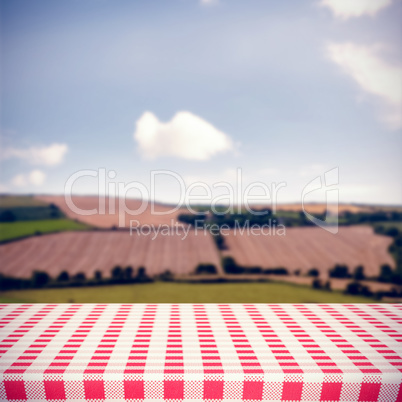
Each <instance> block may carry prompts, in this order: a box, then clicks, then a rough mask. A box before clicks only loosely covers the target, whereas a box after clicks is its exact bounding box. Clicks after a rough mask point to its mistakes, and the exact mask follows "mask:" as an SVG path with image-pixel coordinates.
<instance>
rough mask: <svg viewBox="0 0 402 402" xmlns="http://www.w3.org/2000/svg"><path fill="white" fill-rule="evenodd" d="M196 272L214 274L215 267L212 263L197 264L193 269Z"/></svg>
mask: <svg viewBox="0 0 402 402" xmlns="http://www.w3.org/2000/svg"><path fill="white" fill-rule="evenodd" d="M195 273H196V274H216V273H217V271H216V267H215V265H214V264H198V266H197V268H196V269H195Z"/></svg>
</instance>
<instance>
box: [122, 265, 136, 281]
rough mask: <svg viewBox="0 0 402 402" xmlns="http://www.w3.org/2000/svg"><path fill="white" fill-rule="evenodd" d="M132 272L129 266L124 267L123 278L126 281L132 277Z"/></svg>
mask: <svg viewBox="0 0 402 402" xmlns="http://www.w3.org/2000/svg"><path fill="white" fill-rule="evenodd" d="M133 272H134V270H133V267H130V266H129V267H126V268H125V269H124V277H125V278H126V279H131V278H132V277H133Z"/></svg>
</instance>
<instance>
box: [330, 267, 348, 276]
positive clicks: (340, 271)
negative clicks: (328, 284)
mask: <svg viewBox="0 0 402 402" xmlns="http://www.w3.org/2000/svg"><path fill="white" fill-rule="evenodd" d="M329 276H330V277H331V278H350V274H349V269H348V267H347V266H346V265H340V264H337V265H335V266H334V268H332V269H331V270H330V271H329Z"/></svg>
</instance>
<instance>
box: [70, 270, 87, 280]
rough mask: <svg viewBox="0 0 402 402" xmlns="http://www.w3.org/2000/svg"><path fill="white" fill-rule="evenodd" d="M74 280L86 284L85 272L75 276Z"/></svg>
mask: <svg viewBox="0 0 402 402" xmlns="http://www.w3.org/2000/svg"><path fill="white" fill-rule="evenodd" d="M73 279H74V280H76V281H78V282H84V281H85V279H86V278H85V274H84V273H83V272H78V273H76V274H75V275H74V276H73Z"/></svg>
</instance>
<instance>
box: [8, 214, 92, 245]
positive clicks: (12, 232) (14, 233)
mask: <svg viewBox="0 0 402 402" xmlns="http://www.w3.org/2000/svg"><path fill="white" fill-rule="evenodd" d="M88 228H89V226H88V225H85V224H83V223H79V222H75V221H72V220H70V219H48V220H42V221H20V222H7V223H6V222H1V223H0V242H3V241H8V240H13V239H18V238H20V237H26V236H32V235H34V234H35V233H37V232H40V233H52V232H62V231H65V230H84V229H88Z"/></svg>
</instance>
